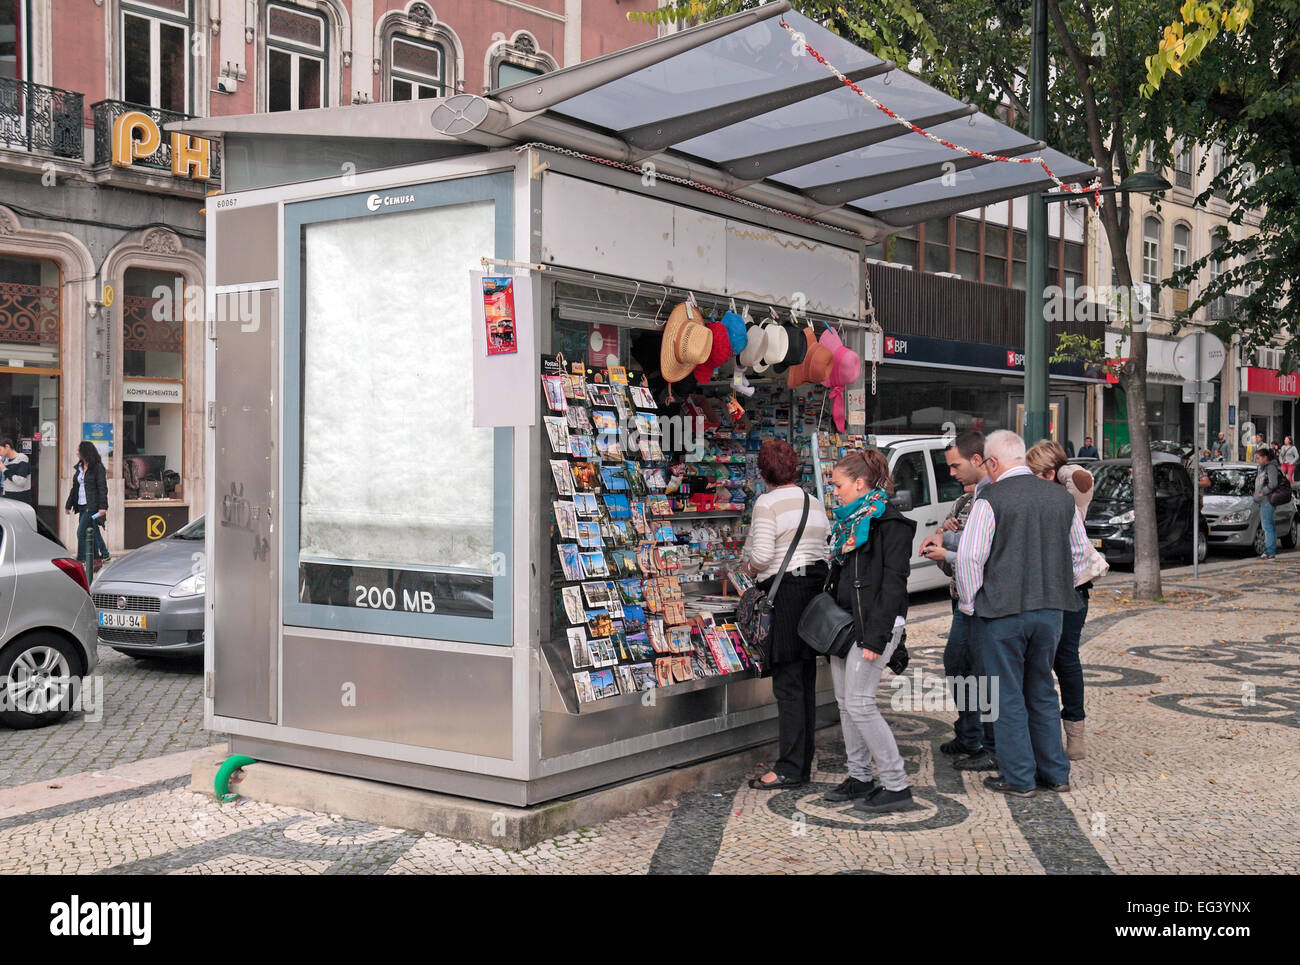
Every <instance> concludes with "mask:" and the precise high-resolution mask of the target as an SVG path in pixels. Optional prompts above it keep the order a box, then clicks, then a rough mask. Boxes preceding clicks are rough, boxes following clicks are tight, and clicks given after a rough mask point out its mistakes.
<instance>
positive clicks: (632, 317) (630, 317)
mask: <svg viewBox="0 0 1300 965" xmlns="http://www.w3.org/2000/svg"><path fill="white" fill-rule="evenodd" d="M640 294H641V283H640V282H637V283H636V291H634V292H633V293H632V298H631V300H630V301H629V302H628V303H627V318H628V321H640V320H641V316H640V315H639V314H638V315H633V314H632V306H633V305H635V304H636V296H637V295H640Z"/></svg>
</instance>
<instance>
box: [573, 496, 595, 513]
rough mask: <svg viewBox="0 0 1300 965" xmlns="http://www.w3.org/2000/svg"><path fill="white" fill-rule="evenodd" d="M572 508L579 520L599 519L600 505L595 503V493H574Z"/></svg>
mask: <svg viewBox="0 0 1300 965" xmlns="http://www.w3.org/2000/svg"><path fill="white" fill-rule="evenodd" d="M573 506H574V508H575V509H576V510H577V513H578V516H579V517H580V518H585V519H599V518H600V504H599V503H597V502H596V495H595V493H576V494H575V495H574V497H573Z"/></svg>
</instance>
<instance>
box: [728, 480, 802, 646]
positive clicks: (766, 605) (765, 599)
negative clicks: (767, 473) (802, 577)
mask: <svg viewBox="0 0 1300 965" xmlns="http://www.w3.org/2000/svg"><path fill="white" fill-rule="evenodd" d="M811 505H812V500H811V499H810V498H809V496H808V494H807V493H804V494H803V516H801V517H800V519H799V528H798V529H797V530H795V534H794V539H793V540H792V541H791V543H790V548H789V549H788V550H786V551H785V559H784V560H782V561H781V569H779V570H777V573H776V579H774V580H773V581H772V589H770V590H769V591H767V592H766V593H764V592H763V591H762V590H761V589H759V588H758V587H756V586H751V587H750V588H749V589H748V590H746V591H745V592H744V593H743V594H742V595H741V597H740V603H739V605H737V607H736V626H737V627H738V628H739V629H740V633H741V635H742V636H743V637H744V638H745V641H746V642H747V643H749V644H750V645H751V646H752V647H753V649H754V650H756V651H757V653H758V657H759V663H760V664H761V665H762V667H763V668H764V669H766V668H767V667H768V666H769V665H770V663H771V656H770V649H769V647H768V643H769V638H770V637H771V635H772V613H773V611H774V609H775V607H774V602H773V601H775V600H776V591H777V590H778V589H780V587H781V580H782V579H783V578H784V577H785V570H786V567H788V566H789V565H790V560H791V558H792V557H793V556H794V548H795V547H796V546H798V545H799V540H801V539H803V529H804V526H805V525H807V523H808V507H809V506H811Z"/></svg>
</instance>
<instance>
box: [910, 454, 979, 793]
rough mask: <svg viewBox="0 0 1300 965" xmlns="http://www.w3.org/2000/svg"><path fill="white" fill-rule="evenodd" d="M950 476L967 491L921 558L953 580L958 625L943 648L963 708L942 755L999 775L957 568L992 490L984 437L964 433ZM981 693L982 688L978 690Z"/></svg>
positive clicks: (951, 589)
mask: <svg viewBox="0 0 1300 965" xmlns="http://www.w3.org/2000/svg"><path fill="white" fill-rule="evenodd" d="M944 459H945V461H946V462H947V463H948V473H949V475H951V476H952V478H953V479H955V480H957V481H958V482H959V483H961V484H962V485H963V486H964V487H965V492H964V493H962V495H961V496H959V497H957V501H956V502H955V503H954V504H953V507H952V511H951V512H950V513H949V514H948V518H947V519H945V520H944V521H943V525H942V526H941V527H940V528H939V529H938V530H936V531H935V532H934V533H933V534H931V535H930V536H927V537H926V538H925V541H924V542H923V543H922V544H921V555H922V556H924V557H926V558H927V559H929V560H932V561H934V562H935V563H936V564H938V566H939V568H940V569H941V570H942V571H943V572H944V573H946V574H947V575H948V577H949V587H948V592H949V595H950V596H951V597H952V624H951V626H950V627H949V629H948V641H947V643H946V644H945V645H944V648H943V672H944V676H946V677H947V678H948V681H949V687H950V689H951V691H952V693H953V697H954V699H955V701H956V703H957V721H956V723H954V724H953V728H952V729H953V733H954V737H953V739H952V740H950V741H946V742H945V743H943V744H940V745H939V750H940V752H942V753H944V754H949V755H952V756H953V758H954V763H953V766H954V767H957V768H959V769H960V770H989V771H991V770H995V769H996V768H997V762H996V760H995V758H994V747H995V738H994V735H993V723H992V721H991V720H989V721H986V722H984V723H983V724H982V725H981V723H980V708H979V707H978V706H970V700H971V697H972V691H971V688H970V686H969V684H968V683H967V681H969V680H971V679H975V680H977V681H978V680H979V679H981V678H983V676H984V674H983V670H982V666H983V665H982V663H981V662H980V661H979V659H978V654H976V653H975V652H974V649H973V646H972V644H973V641H972V640H971V632H970V631H971V618H970V617H969V616H967V615H966V614H965V613H962V612H961V610H959V609H957V582H956V578H955V575H954V574H955V571H954V566H955V565H956V563H957V547H958V546H959V545H960V543H961V534H962V532H963V530H964V529H965V526H966V520H967V519H968V517H969V516H970V510H971V506H972V505H974V502H975V497H976V495H978V493H979V492H980V490H981V489H983V487H984V486H986V485H988V473H987V472H986V471H985V469H984V434H983V433H982V432H975V431H972V430H967V431H965V432H962V433H959V434H958V435H957V437H956V438H955V439H954V440H953V443H952V445H950V446H949V447H948V448H947V450H946V451H945V452H944ZM975 690H976V693H978V686H977V687H976V688H975Z"/></svg>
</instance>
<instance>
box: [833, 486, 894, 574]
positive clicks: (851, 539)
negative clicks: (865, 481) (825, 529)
mask: <svg viewBox="0 0 1300 965" xmlns="http://www.w3.org/2000/svg"><path fill="white" fill-rule="evenodd" d="M888 501H889V497H888V496H887V495H886V494H885V491H884V490H883V489H873V490H871V491H870V492H866V493H863V494H862V495H861V496H859V497H858V498H857V499H855V500H853V502H851V503H849V504H848V505H847V506H836V507H835V508H834V509H833V510H831V514H832V515H833V516H834V517H835V525H834V527H833V528H832V529H831V553H832V554H833V555H834V557H835V560H836V562H840V563H842V562H844V560H845V558H846V557H847V556H848V555H849V554H850V553H852V552H853V551H854V550H855V549H857V548H858V547H859V546H865V545H866V543H867V535H868V534H869V533H870V532H871V521H872V520H873V519H879V518H880V516H881V514H883V513H884V511H885V505H886V503H887V502H888Z"/></svg>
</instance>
